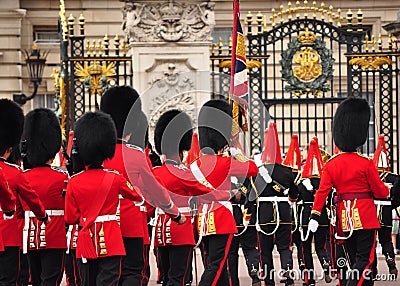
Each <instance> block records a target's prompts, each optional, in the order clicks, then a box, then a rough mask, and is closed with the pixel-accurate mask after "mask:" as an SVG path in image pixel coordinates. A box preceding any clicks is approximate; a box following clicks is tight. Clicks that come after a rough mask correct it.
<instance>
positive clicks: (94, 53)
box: [92, 40, 97, 56]
mask: <svg viewBox="0 0 400 286" xmlns="http://www.w3.org/2000/svg"><path fill="white" fill-rule="evenodd" d="M92 49H93V55H94V56H95V55H96V54H97V50H96V49H97V46H96V40H93V44H92Z"/></svg>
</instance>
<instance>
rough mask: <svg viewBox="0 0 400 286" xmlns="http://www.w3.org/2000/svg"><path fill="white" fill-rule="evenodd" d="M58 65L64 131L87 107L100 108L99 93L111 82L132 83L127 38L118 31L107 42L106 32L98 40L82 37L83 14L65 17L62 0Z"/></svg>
mask: <svg viewBox="0 0 400 286" xmlns="http://www.w3.org/2000/svg"><path fill="white" fill-rule="evenodd" d="M60 3H61V5H60V23H59V27H60V29H59V35H60V49H61V53H60V54H61V69H60V72H57V71H55V72H54V73H53V76H54V78H55V81H56V90H57V96H58V97H59V102H60V103H61V105H60V106H59V108H60V112H59V113H60V117H61V122H62V128H63V131H64V132H68V131H70V130H72V129H73V126H74V124H75V121H76V120H77V119H79V118H80V117H81V116H82V115H83V114H84V113H85V112H86V111H90V110H92V111H93V110H96V109H98V108H99V99H100V97H101V95H102V93H103V92H104V91H105V90H106V89H107V88H109V87H110V86H113V85H130V86H132V79H133V71H132V58H131V57H130V56H128V55H127V54H126V49H127V47H126V42H124V41H122V40H120V38H119V37H118V35H116V36H115V37H114V39H113V42H111V43H110V39H109V37H108V36H107V35H105V36H104V38H103V39H101V40H97V41H96V40H85V18H84V17H83V15H82V14H81V15H80V17H79V19H78V23H77V24H78V26H79V33H78V35H75V33H74V28H75V19H74V17H73V16H72V15H70V16H69V17H68V19H67V18H66V17H65V6H64V1H60Z"/></svg>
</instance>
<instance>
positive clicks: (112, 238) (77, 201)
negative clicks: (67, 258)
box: [65, 169, 142, 259]
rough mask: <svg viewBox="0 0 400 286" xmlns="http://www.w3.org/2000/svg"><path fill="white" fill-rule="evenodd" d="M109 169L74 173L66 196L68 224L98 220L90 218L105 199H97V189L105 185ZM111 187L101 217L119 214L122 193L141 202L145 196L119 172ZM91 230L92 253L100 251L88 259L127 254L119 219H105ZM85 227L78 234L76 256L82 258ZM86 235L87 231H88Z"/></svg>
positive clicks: (99, 214)
mask: <svg viewBox="0 0 400 286" xmlns="http://www.w3.org/2000/svg"><path fill="white" fill-rule="evenodd" d="M108 172H114V171H109V170H103V169H89V170H86V171H83V172H81V173H78V174H76V175H74V176H72V177H71V178H70V180H69V182H68V186H67V196H66V199H65V221H66V223H67V224H76V223H78V224H80V225H84V224H85V221H86V220H92V219H93V220H94V219H95V218H93V217H90V213H91V208H92V207H97V205H99V204H100V203H101V202H99V201H98V200H97V201H96V198H97V197H98V196H97V192H98V191H99V189H101V188H102V186H101V185H102V182H103V179H104V176H105V175H106V174H107V173H108ZM115 174H116V175H115V177H114V179H113V182H112V185H111V188H110V190H109V192H108V195H107V197H106V199H105V202H104V204H103V205H102V206H101V210H100V212H99V213H98V215H97V218H99V216H114V217H115V216H116V212H117V207H118V201H119V198H118V197H119V194H120V195H122V196H123V197H124V198H126V199H128V200H132V201H140V200H141V199H142V196H141V195H140V194H138V193H137V191H135V189H134V188H133V187H132V185H131V184H130V183H129V182H128V181H127V180H126V179H125V178H124V177H123V176H122V175H120V174H119V173H117V172H115ZM89 229H90V230H89V233H90V236H91V237H92V244H91V245H90V247H91V248H92V252H94V253H96V254H95V255H93V256H92V257H88V256H87V255H85V258H92V259H93V258H98V257H107V256H115V255H125V249H124V244H123V241H122V235H121V229H120V227H119V224H118V221H117V220H116V219H110V220H108V221H104V222H95V223H93V224H92V225H90V226H89ZM81 235H83V234H82V230H81V231H80V232H79V233H78V243H77V248H76V255H77V257H78V258H81V257H82V252H83V250H84V249H83V248H84V247H85V246H86V247H87V245H82V244H81V239H80V237H81ZM85 235H86V234H85Z"/></svg>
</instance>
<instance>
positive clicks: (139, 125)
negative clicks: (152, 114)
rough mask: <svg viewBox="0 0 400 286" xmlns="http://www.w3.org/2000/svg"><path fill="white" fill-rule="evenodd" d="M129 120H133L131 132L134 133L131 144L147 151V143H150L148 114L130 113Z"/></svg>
mask: <svg viewBox="0 0 400 286" xmlns="http://www.w3.org/2000/svg"><path fill="white" fill-rule="evenodd" d="M133 117H135V118H133ZM128 120H129V121H131V120H133V121H132V125H131V126H132V129H131V131H130V132H132V136H131V137H130V138H129V143H130V144H133V145H136V146H138V147H140V148H142V149H145V148H146V145H147V142H148V141H149V138H148V130H149V124H148V121H147V116H146V114H144V112H142V111H139V112H138V113H136V114H135V115H134V114H133V113H130V114H129V116H128Z"/></svg>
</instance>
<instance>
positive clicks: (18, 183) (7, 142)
mask: <svg viewBox="0 0 400 286" xmlns="http://www.w3.org/2000/svg"><path fill="white" fill-rule="evenodd" d="M23 128H24V114H23V112H22V109H21V108H20V107H19V106H18V105H17V104H15V103H14V102H12V101H11V100H8V99H0V168H2V169H3V172H4V176H5V178H6V180H7V182H8V185H9V186H10V189H11V190H12V191H13V193H14V196H15V198H16V200H17V202H16V214H17V215H16V216H14V218H12V219H8V220H4V219H3V216H0V233H2V234H7V235H3V243H4V251H2V252H0V284H3V285H15V283H16V280H17V276H18V269H19V251H20V247H22V229H21V228H19V227H18V220H17V217H19V218H22V217H23V215H24V213H23V208H22V205H21V203H24V205H27V206H28V208H29V209H30V210H32V211H33V213H34V214H35V215H36V216H37V217H38V219H39V220H40V221H42V222H45V223H49V222H50V219H49V216H48V215H47V214H46V211H45V208H44V206H43V204H42V202H41V201H40V199H39V197H38V195H37V193H36V192H35V191H34V190H33V189H32V187H31V186H30V184H29V183H28V181H27V179H26V178H25V174H24V173H23V172H22V169H21V168H19V167H18V166H16V165H13V164H10V163H7V162H6V160H7V159H8V157H9V156H10V154H11V152H12V148H13V146H15V145H17V144H19V142H20V140H21V135H22V131H23Z"/></svg>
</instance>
